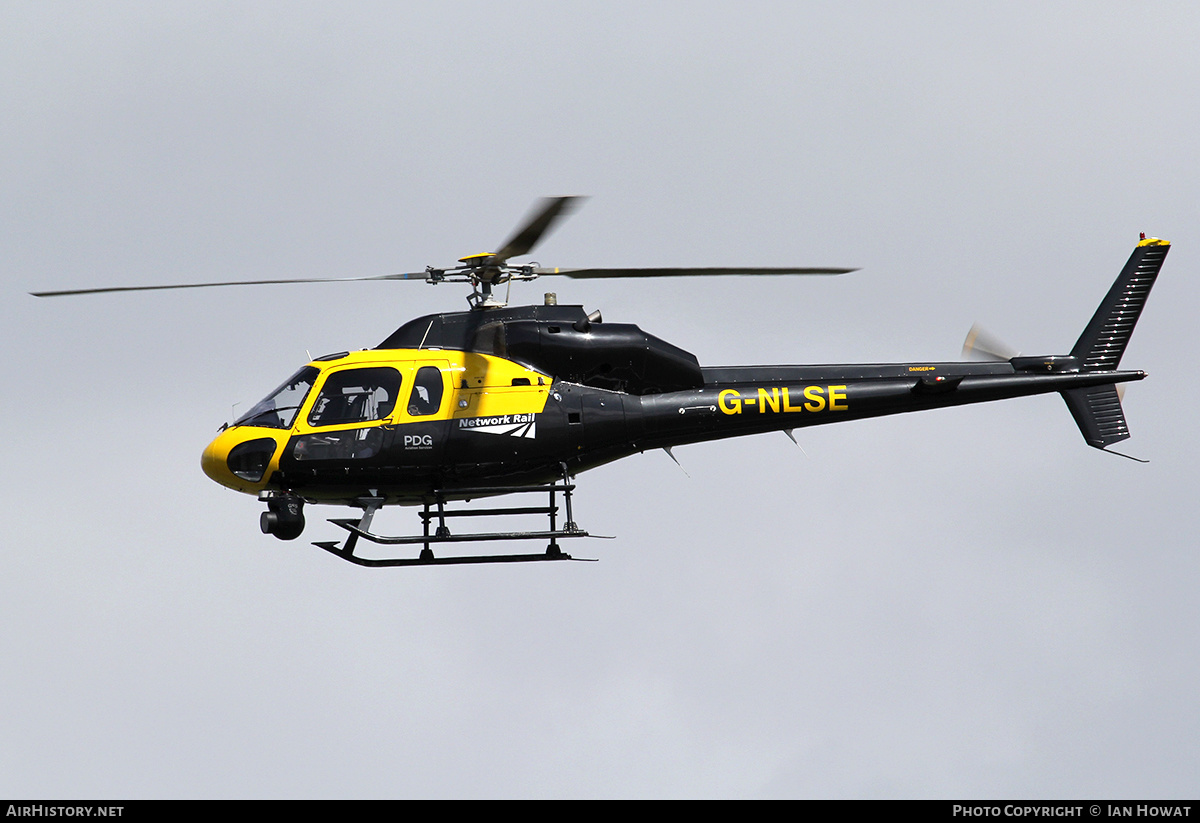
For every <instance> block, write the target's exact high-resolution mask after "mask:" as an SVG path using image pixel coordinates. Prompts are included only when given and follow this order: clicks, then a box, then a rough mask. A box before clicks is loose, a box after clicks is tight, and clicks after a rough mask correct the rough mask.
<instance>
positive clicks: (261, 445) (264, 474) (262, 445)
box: [200, 426, 286, 494]
mask: <svg viewBox="0 0 1200 823" xmlns="http://www.w3.org/2000/svg"><path fill="white" fill-rule="evenodd" d="M280 435H283V436H284V437H286V433H283V432H277V431H275V430H273V429H260V428H257V427H253V426H236V427H234V428H232V429H226V430H225V431H223V432H221V433H220V434H218V435H217V436H216V438H214V439H213V441H212V442H211V443H209V444H208V446H207V447H206V448H205V449H204V453H203V454H202V455H201V456H200V468H202V469H203V470H204V473H205V474H207V475H208V476H209V478H210V479H212V480H213V481H214V482H217V483H220V484H221V485H222V486H225V487H227V488H230V489H234V490H235V491H239V492H245V493H246V494H258V493H259V492H260V491H261V490H262V489H263V488H264V487H265V486H266V485H267V484H266V481H267V480H268V479H269V478H270V476H271V472H272V471H273V470H274V469H275V468H277V466H278V463H277V462H276V460H275V459H274V456H273V453H274V452H275V451H277V449H278V439H279V436H280ZM239 446H241V447H242V448H238V447H239ZM235 449H237V453H235V454H234V458H235V459H234V461H233V463H234V465H232V466H231V464H230V460H229V457H230V453H231V452H234V450H235ZM239 453H240V456H239ZM235 471H236V472H237V473H236V474H235V473H234V472H235Z"/></svg>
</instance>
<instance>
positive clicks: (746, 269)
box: [533, 266, 858, 278]
mask: <svg viewBox="0 0 1200 823" xmlns="http://www.w3.org/2000/svg"><path fill="white" fill-rule="evenodd" d="M852 271H858V269H825V268H803V269H799V268H776V267H769V268H761V267H758V268H756V267H753V266H740V267H729V268H720V267H712V266H707V267H700V268H660V269H642V268H634V269H534V270H533V273H534V274H537V275H541V276H545V275H555V274H560V275H562V276H564V277H575V278H587V277H696V276H705V275H727V274H728V275H752V276H755V275H788V274H819V275H826V274H848V273H849V272H852Z"/></svg>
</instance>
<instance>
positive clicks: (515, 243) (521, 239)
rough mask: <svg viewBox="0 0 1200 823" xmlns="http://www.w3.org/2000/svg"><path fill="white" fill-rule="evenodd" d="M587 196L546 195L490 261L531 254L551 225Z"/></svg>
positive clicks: (494, 262) (502, 260)
mask: <svg viewBox="0 0 1200 823" xmlns="http://www.w3.org/2000/svg"><path fill="white" fill-rule="evenodd" d="M586 199H587V198H585V197H544V198H542V200H540V201H539V203H538V205H537V206H536V207H535V210H534V211H532V212H530V214H529V217H527V218H526V219H525V224H524V225H523V226H521V228H519V229H517V231H516V232H515V233H514V234H513V236H512V237H510V238H508V241H507V242H506V243H505V244H504V245H503V246H502V247H501V248H500V251H498V252H496V253H495V254H493V255H492V257H491V259H490V260H489V261H488V263H490V264H492V265H502V264H503V263H504V261H505V260H507V259H508V258H510V257H520V256H521V255H523V254H529V252H531V251H533V247H534V246H536V245H537V244H538V241H539V240H541V239H542V237H543V235H545V234H546V233H547V232H548V231H550V229H551V227H552V226H553V225H554V224H555V223H557V222H558V221H559V219H561V218H563V217H566V216H567V215H568V214H570V213H571V212H573V211H575V209H576V208H578V207H579V205H580V204H581V203H582V202H583V201H584V200H586Z"/></svg>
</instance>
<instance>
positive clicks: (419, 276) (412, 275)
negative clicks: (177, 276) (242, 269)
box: [30, 271, 428, 297]
mask: <svg viewBox="0 0 1200 823" xmlns="http://www.w3.org/2000/svg"><path fill="white" fill-rule="evenodd" d="M427 278H428V274H427V273H426V272H423V271H421V272H405V273H403V274H377V275H374V276H371V277H302V278H296V279H293V280H229V281H226V282H224V283H175V284H172V285H167V286H109V287H107V288H102V289H66V290H63V291H31V292H30V294H31V295H33V296H34V297H67V296H69V295H74V294H104V293H106V292H117V291H163V290H166V289H207V288H212V287H214V286H275V285H280V284H285V283H352V282H356V281H360V280H425V279H427Z"/></svg>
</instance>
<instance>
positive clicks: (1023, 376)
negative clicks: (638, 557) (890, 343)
mask: <svg viewBox="0 0 1200 823" xmlns="http://www.w3.org/2000/svg"><path fill="white" fill-rule="evenodd" d="M578 199H579V198H572V197H559V198H551V199H546V200H544V201H542V202H541V203H540V204H539V205H538V206H537V207H536V208H535V210H534V211H533V212H532V214H531V216H530V217H529V218H528V219H527V220H526V222H525V223H524V224H523V225H522V226H521V228H520V229H519V230H518V231H517V232H516V233H515V234H514V235H513V236H512V238H511V239H510V240H509V241H508V242H507V243H505V244H504V245H503V246H502V247H501V249H500V251H498V252H494V253H486V254H476V255H471V256H469V257H464V258H462V259H461V260H460V261H459V263H460V265H459V266H456V267H453V268H447V269H435V268H432V267H430V268H427V269H426V270H425V271H424V272H411V273H405V274H391V275H381V276H375V277H354V278H319V279H304V280H272V281H239V282H231V283H195V284H186V285H171V286H134V287H120V288H101V289H82V290H73V291H58V292H38V293H35V294H36V296H39V297H48V296H60V295H68V294H87V293H98V292H114V291H141V290H155V289H173V288H197V287H207V286H226V285H254V284H263V283H300V282H334V281H339V280H424V281H426V282H428V283H433V284H437V283H451V282H454V283H467V284H470V285H471V287H472V294H471V296H470V297H469V298H468V301H469V303H470V305H471V308H470V310H469V311H465V312H451V313H446V314H436V315H430V316H426V317H420V318H417V319H416V320H412V321H410V322H408V323H405V324H404V325H403V326H401V327H400V328H398V329H397V330H396V331H395V332H393V333H392V334H391V335H389V336H388V338H387V339H386V340H384V341H383V342H382V343H380V344H379V345H378V346H376V347H375V348H374V349H369V350H367V349H364V350H362V351H356V352H341V353H338V354H330V355H326V356H324V357H318V358H317V359H315V360H313V361H312V362H311V363H309V364H308V365H306V366H304V367H303V368H301V369H300V370H299V371H297V372H296V373H295V374H293V375H292V376H291V377H289V378H288V379H287V380H285V381H284V382H283V383H282V384H281V385H280V386H279V388H277V389H275V390H274V391H273V392H271V393H270V394H269V395H268V396H267V397H266V398H265V399H263V400H262V401H261V402H259V403H258V404H256V405H255V406H254V407H253V408H252V409H250V410H249V411H248V412H247V413H246V414H244V415H242V416H241V417H239V418H238V419H237V420H236V421H235V422H234V423H233V424H231V425H228V424H227V425H225V426H222V427H221V431H220V433H219V434H218V435H217V437H216V439H214V440H213V441H212V442H211V443H210V444H209V445H208V447H207V448H206V449H205V450H204V454H203V457H202V458H201V464H202V466H203V469H204V472H205V474H207V475H208V476H209V477H210V478H212V479H213V480H215V481H216V482H218V483H220V484H221V485H223V486H227V487H229V488H231V489H235V490H237V491H240V492H244V493H246V494H252V495H256V496H257V497H258V498H259V500H260V501H262V502H264V503H265V504H266V506H267V510H266V511H265V512H263V513H262V515H261V518H260V526H261V528H262V531H263V532H264V533H266V534H272V535H274V536H275V537H277V538H279V539H281V540H294V539H296V538H297V537H299V536H300V534H301V532H302V531H303V530H304V505H305V504H306V503H307V504H316V503H324V504H333V505H343V506H351V507H356V508H359V509H362V510H363V514H362V516H361V517H358V518H351V519H332V520H331V521H330V522H332V523H334V524H336V525H337V526H339V527H341V528H343V529H345V530H346V531H347V532H348V533H349V536H348V537H347V539H346V540H345V542H344V543H342V544H341V545H338V543H336V542H330V541H326V542H318V543H315V544H314V545H316V546H319V547H320V548H323V549H325V550H326V551H329V552H331V553H333V554H335V555H337V556H338V557H341V558H343V559H345V560H348V561H350V562H353V563H358V564H360V565H364V566H410V565H434V564H455V563H495V562H518V561H538V560H569V559H572V558H571V556H570V555H568V554H566V553H565V552H563V551H562V549H561V548H560V546H559V543H558V541H559V540H560V539H564V538H573V537H588V536H592V535H589V534H588V532H586V531H585V530H583V529H581V528H580V527H579V526H578V525H577V524H576V522H575V519H574V513H573V511H572V497H571V495H572V492H573V491H574V490H575V484H574V481H573V478H574V476H575V475H577V474H578V473H580V472H582V471H585V470H587V469H590V468H594V467H596V466H600V465H603V464H605V463H609V462H611V461H614V460H619V459H621V458H623V457H627V456H629V455H632V454H635V453H637V452H642V451H645V450H647V449H660V448H661V449H666V450H668V452H669V451H670V449H671V448H672V447H674V446H679V445H683V444H688V443H698V442H702V441H706V440H717V439H721V438H726V437H737V436H740V435H746V434H758V433H762V432H768V431H779V430H781V431H784V432H786V433H787V434H788V436H791V432H792V430H793V429H797V428H802V427H805V426H817V425H821V424H824V423H837V422H841V421H845V420H859V419H863V418H867V417H878V416H882V415H888V414H899V413H901V412H912V411H922V410H926V409H936V408H941V407H944V406H959V405H964V404H967V403H982V402H986V401H990V400H1002V399H1006V398H1012V397H1021V396H1025V395H1034V394H1045V393H1049V392H1059V393H1061V394H1062V396H1063V398H1064V400H1065V401H1066V403H1067V407H1068V409H1069V410H1070V412H1071V414H1072V416H1073V417H1074V418H1075V422H1076V423H1077V424H1078V426H1079V429H1080V431H1081V432H1082V433H1083V436H1084V439H1085V440H1086V441H1087V443H1088V445H1090V446H1094V447H1096V448H1099V449H1106V448H1107V447H1109V446H1111V445H1112V444H1114V443H1117V442H1119V441H1122V440H1125V439H1126V438H1128V437H1129V430H1128V427H1127V425H1126V422H1125V416H1124V412H1123V411H1122V408H1121V400H1120V397H1119V395H1118V393H1117V384H1119V383H1124V382H1127V381H1131V380H1141V379H1143V378H1144V377H1145V376H1146V375H1145V373H1144V372H1141V371H1119V370H1118V366H1119V364H1120V361H1121V356H1122V354H1123V353H1124V351H1125V346H1126V344H1127V343H1128V342H1129V338H1130V335H1131V334H1132V333H1133V328H1134V324H1135V323H1136V322H1137V319H1138V316H1139V314H1140V313H1141V310H1142V308H1143V306H1144V305H1145V302H1146V297H1147V295H1148V294H1149V292H1150V288H1151V287H1152V286H1153V285H1154V280H1155V278H1156V277H1157V275H1158V272H1159V270H1160V269H1161V267H1162V264H1163V260H1164V259H1165V257H1166V254H1167V251H1168V249H1169V248H1170V244H1169V243H1167V242H1166V241H1164V240H1159V239H1156V238H1149V239H1148V238H1146V237H1145V235H1143V236H1142V239H1141V241H1140V242H1139V243H1138V244H1137V247H1136V248H1135V249H1134V252H1133V255H1132V256H1131V257H1130V258H1129V262H1128V263H1126V265H1125V267H1124V269H1122V270H1121V273H1120V274H1119V275H1118V277H1117V279H1116V282H1115V283H1114V284H1113V286H1112V288H1111V289H1110V290H1109V292H1108V295H1107V296H1106V297H1105V298H1104V300H1103V302H1101V304H1100V307H1099V308H1098V309H1097V311H1096V313H1095V315H1094V316H1093V317H1092V319H1091V322H1089V323H1088V325H1087V327H1086V328H1085V329H1084V330H1083V333H1082V334H1081V335H1080V336H1079V339H1078V341H1077V342H1076V343H1075V346H1074V347H1073V348H1072V349H1071V351H1070V353H1069V354H1065V355H1050V356H1040V357H1028V356H1025V357H1022V356H1006V354H1007V353H1004V354H1000V355H993V358H994V359H991V360H988V361H985V362H966V361H960V362H944V363H940V362H938V363H935V362H919V363H891V364H867V365H807V366H749V367H717V368H713V367H703V366H701V365H700V364H699V362H697V360H696V358H695V356H693V355H692V354H690V353H688V352H687V351H684V350H683V349H681V348H678V347H676V346H673V345H671V344H670V343H667V342H666V341H664V340H660V339H659V338H657V337H655V336H654V335H652V334H648V333H647V332H644V331H642V330H641V329H640V328H638V327H637V326H635V325H631V324H619V323H606V322H603V321H602V318H601V316H600V313H599V312H598V311H597V312H592V313H590V314H589V313H587V312H586V311H585V310H584V309H583V307H581V306H567V305H561V306H560V305H557V304H556V301H555V300H554V299H553V296H552V295H547V296H546V302H545V304H544V305H540V306H521V307H508V306H506V304H505V303H504V302H502V301H499V300H498V299H496V297H495V294H494V289H495V287H497V286H499V285H502V284H505V283H511V282H512V281H522V280H533V279H535V278H538V277H543V276H547V275H562V276H566V277H573V278H609V277H664V276H694V275H727V274H737V275H814V274H842V273H846V272H849V271H853V269H828V268H825V269H815V268H657V269H655V268H643V269H628V268H624V269H611V268H608V269H605V268H591V269H557V268H541V267H538V266H533V265H527V266H515V265H510V264H509V262H508V261H509V260H510V259H511V258H514V257H520V256H522V255H525V254H528V253H529V252H530V251H531V250H532V249H533V247H534V246H535V245H536V244H537V242H538V241H539V240H540V239H541V238H542V237H543V236H544V235H545V234H546V232H547V231H548V230H549V229H550V227H551V226H552V225H554V224H555V223H556V222H557V221H558V220H559V219H560V218H561V217H563V216H564V215H566V214H567V213H569V211H570V210H571V209H572V208H573V207H574V206H575V205H576V204H577V202H578ZM973 336H974V333H973V335H972V337H973ZM972 342H973V341H972V338H971V337H969V338H968V347H969V346H970V345H971V343H972ZM533 492H537V493H541V494H546V495H548V500H547V504H546V505H538V506H520V505H512V506H504V507H488V508H467V507H459V508H453V509H452V508H448V507H447V504H450V503H461V502H463V501H468V502H469V501H471V500H475V499H478V498H495V497H499V496H504V495H510V494H518V493H533ZM559 495H561V496H562V502H563V504H564V507H565V512H564V517H563V518H562V522H559V506H558V496H559ZM390 505H416V506H422V507H423V510H422V512H421V519H422V522H423V526H424V528H423V533H422V534H419V535H411V536H403V537H388V536H384V535H380V534H375V533H373V532H372V531H371V530H370V529H371V521H372V518H373V517H374V515H375V513H376V512H377V511H378V510H379V509H380V508H381V507H382V506H390ZM513 515H544V516H546V517H548V519H549V524H548V525H549V527H548V529H544V530H537V531H511V532H476V533H454V532H451V530H450V528H449V527H448V526H447V520H449V519H452V518H457V517H470V516H492V517H504V516H513ZM360 538H361V539H363V540H367V541H370V542H373V543H376V544H380V545H389V546H396V545H412V546H420V547H421V550H420V552H419V554H418V556H417V557H415V558H414V557H391V558H372V557H363V556H360V555H356V554H355V549H356V548H357V544H358V541H359V539H360ZM497 540H504V541H507V540H548V541H549V543H548V546H547V548H546V550H545V551H544V552H538V553H530V554H508V555H505V554H484V555H471V556H461V555H457V556H451V555H445V556H443V555H438V556H435V554H434V552H433V548H432V547H433V546H434V545H437V544H445V543H475V542H484V541H497Z"/></svg>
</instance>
